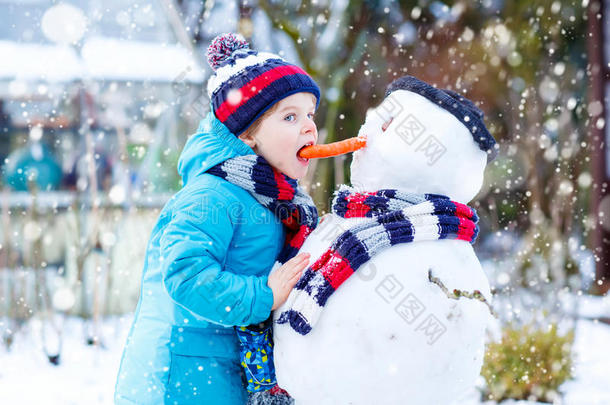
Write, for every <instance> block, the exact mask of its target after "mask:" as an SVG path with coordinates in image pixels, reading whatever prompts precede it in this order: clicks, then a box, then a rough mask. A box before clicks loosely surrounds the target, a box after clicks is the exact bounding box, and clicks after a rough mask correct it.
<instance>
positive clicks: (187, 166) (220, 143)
mask: <svg viewBox="0 0 610 405" xmlns="http://www.w3.org/2000/svg"><path fill="white" fill-rule="evenodd" d="M250 154H254V151H253V150H252V148H250V147H249V146H248V145H246V144H245V143H244V142H242V141H241V140H240V139H239V138H238V137H237V136H235V135H233V133H232V132H230V131H229V130H228V129H227V127H226V126H225V125H224V124H223V123H222V122H220V121H219V120H218V119H217V118H216V116H214V113H213V112H209V113H208V115H207V116H206V117H205V118H204V119H202V120H201V122H200V123H199V128H197V132H196V133H195V134H193V135H191V136H190V137H189V138H188V140H187V141H186V144H185V145H184V148H183V149H182V153H181V154H180V158H179V159H178V174H180V176H181V177H182V184H183V185H186V183H187V182H188V181H189V180H191V179H193V178H194V177H195V176H197V175H198V174H201V173H204V172H206V171H207V170H208V169H210V168H211V167H213V166H216V165H217V164H218V163H221V162H224V161H225V160H227V159H230V158H233V157H236V156H242V155H250Z"/></svg>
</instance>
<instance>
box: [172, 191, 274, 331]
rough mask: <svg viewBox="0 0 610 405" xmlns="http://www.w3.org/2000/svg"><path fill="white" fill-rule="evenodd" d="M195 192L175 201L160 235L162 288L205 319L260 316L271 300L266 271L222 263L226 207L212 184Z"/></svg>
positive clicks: (228, 229)
mask: <svg viewBox="0 0 610 405" xmlns="http://www.w3.org/2000/svg"><path fill="white" fill-rule="evenodd" d="M196 194H197V196H195V197H190V198H188V200H187V201H184V202H182V203H180V204H176V206H175V207H174V209H173V214H172V218H171V220H170V221H169V223H168V224H167V225H166V227H165V229H164V231H163V234H162V236H161V239H160V248H161V260H162V263H161V269H162V270H161V271H162V277H163V285H164V287H165V289H166V290H167V292H168V293H169V295H170V297H171V298H172V300H174V301H175V302H176V303H177V304H179V305H181V306H182V307H184V308H186V309H188V310H189V311H191V312H193V313H194V314H196V315H198V316H200V317H202V318H204V319H206V320H208V321H210V322H213V323H217V324H222V325H230V326H246V325H251V324H254V323H259V322H263V321H264V320H266V319H267V318H268V317H269V315H270V313H271V307H272V305H273V292H272V291H271V288H269V286H268V285H267V276H262V277H256V276H246V275H240V274H235V273H232V272H231V271H228V270H224V269H223V265H224V260H225V256H226V253H227V250H228V249H229V246H230V243H231V239H232V237H233V224H232V222H231V218H230V214H229V210H230V207H229V205H228V203H227V200H226V199H225V198H224V197H222V196H221V195H220V194H219V193H217V192H216V191H214V190H204V191H203V192H198V193H196Z"/></svg>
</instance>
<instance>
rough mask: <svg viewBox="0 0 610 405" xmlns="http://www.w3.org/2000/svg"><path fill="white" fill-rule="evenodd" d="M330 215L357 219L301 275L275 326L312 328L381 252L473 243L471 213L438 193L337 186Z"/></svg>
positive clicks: (474, 229)
mask: <svg viewBox="0 0 610 405" xmlns="http://www.w3.org/2000/svg"><path fill="white" fill-rule="evenodd" d="M332 211H333V213H334V214H336V215H339V216H340V217H343V218H362V220H360V221H358V222H357V223H355V224H354V226H353V227H351V228H350V229H348V230H347V231H345V232H343V233H342V234H341V235H339V237H338V238H337V239H336V240H335V241H334V242H333V244H332V245H331V246H330V248H329V249H328V250H327V251H326V252H324V253H323V254H322V256H321V257H320V258H319V259H318V260H317V261H316V262H315V263H313V264H312V265H311V266H310V267H309V268H307V269H306V270H305V271H304V272H303V275H302V276H301V278H300V279H299V281H298V282H297V284H296V285H295V287H294V288H293V290H292V291H291V292H290V295H289V296H288V300H287V301H286V304H285V305H286V306H287V308H288V309H287V310H285V311H284V312H282V313H281V314H280V316H279V319H278V320H277V322H278V323H280V324H283V323H289V324H290V326H291V327H292V328H293V329H294V330H295V331H296V332H298V333H300V334H301V335H306V334H308V333H309V332H310V331H311V329H312V328H313V326H315V324H316V322H317V321H318V318H319V317H320V314H321V312H322V309H323V308H324V306H325V305H326V302H327V301H328V298H329V297H330V296H331V295H332V293H334V292H335V290H336V289H337V288H339V286H340V285H341V284H343V282H344V281H345V280H347V278H349V277H350V276H351V275H352V274H354V272H355V271H357V270H358V268H359V267H360V266H362V265H363V264H364V263H366V262H367V261H369V260H370V259H371V257H373V256H374V255H375V254H377V253H379V252H380V251H381V250H383V249H385V248H387V247H390V246H394V245H397V244H399V243H410V242H416V241H421V240H438V239H459V240H464V241H468V242H470V243H473V242H474V241H475V239H476V237H477V234H478V231H479V230H478V225H477V222H478V217H477V214H476V212H475V211H474V209H472V208H470V207H468V206H467V205H464V204H460V203H458V202H455V201H451V200H450V199H449V197H446V196H443V195H438V194H423V195H422V194H411V193H404V192H400V191H397V190H389V189H387V190H379V191H376V192H368V193H358V192H355V191H354V190H353V189H352V188H350V187H348V186H342V187H341V188H340V189H339V191H337V193H336V195H335V198H334V200H333V206H332Z"/></svg>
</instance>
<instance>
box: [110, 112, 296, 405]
mask: <svg viewBox="0 0 610 405" xmlns="http://www.w3.org/2000/svg"><path fill="white" fill-rule="evenodd" d="M252 153H254V152H253V150H252V149H251V148H250V147H249V146H247V145H246V144H245V143H244V142H242V141H241V140H239V139H238V138H237V137H236V136H235V135H233V134H232V133H231V132H229V130H228V129H227V128H226V127H225V126H224V125H223V124H222V123H221V122H220V121H218V119H216V117H215V116H214V115H213V114H212V113H210V114H208V116H207V117H206V118H204V119H203V120H202V121H201V123H200V125H199V128H198V130H197V133H196V134H194V135H193V136H192V137H190V138H189V139H188V141H187V142H186V145H185V147H184V149H183V151H182V154H181V156H180V160H179V163H178V172H179V173H180V175H181V176H182V180H183V184H184V186H183V188H182V189H181V190H180V191H179V192H177V193H176V194H175V195H174V196H173V197H172V198H171V199H170V201H169V202H168V203H167V204H166V205H165V207H164V208H163V210H162V211H161V213H160V215H159V219H158V220H157V223H156V225H155V226H154V229H153V231H152V234H151V237H150V240H149V242H148V246H147V249H146V257H145V261H144V269H143V275H142V288H141V292H140V300H139V303H138V306H137V309H136V313H135V319H134V321H133V325H132V327H131V331H130V333H129V336H128V338H127V344H126V346H125V349H124V352H123V357H122V359H121V366H120V369H119V374H118V377H117V384H116V389H115V403H117V404H134V403H136V404H180V405H188V404H206V405H215V404H218V405H224V404H230V405H234V404H235V405H237V404H244V403H246V400H247V392H246V390H245V385H244V384H243V380H242V378H243V372H242V371H241V366H240V364H239V343H238V340H237V336H236V333H235V330H234V328H233V326H235V325H250V324H253V323H258V322H262V321H264V320H265V319H267V318H268V317H269V315H270V312H271V306H272V304H273V294H272V292H271V289H270V288H269V287H268V286H267V275H268V274H269V271H270V270H271V268H272V266H273V263H274V261H275V258H276V257H277V255H278V253H279V251H280V249H281V247H282V244H283V241H284V237H285V235H284V230H283V227H282V224H281V222H279V221H278V220H277V219H276V218H275V217H274V215H273V213H272V212H271V211H270V210H268V209H266V208H264V207H263V206H262V205H261V204H259V203H258V202H257V201H256V200H255V199H254V198H253V197H252V195H251V194H250V193H248V192H247V191H245V190H244V189H242V188H240V187H238V186H235V185H233V184H231V183H229V182H227V181H226V180H223V179H221V178H219V177H216V176H213V175H210V174H208V173H206V170H207V169H209V168H210V167H212V166H214V165H216V164H218V163H220V162H222V161H224V160H226V159H229V158H231V157H235V156H240V155H246V154H252Z"/></svg>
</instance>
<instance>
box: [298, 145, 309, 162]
mask: <svg viewBox="0 0 610 405" xmlns="http://www.w3.org/2000/svg"><path fill="white" fill-rule="evenodd" d="M310 145H313V142H307V143H306V144H305V145H303V146H301V147H300V148H299V150H298V151H297V153H296V156H297V160H298V161H299V162H302V163H308V162H309V159H307V158H302V157H300V156H299V152H301V150H302V149H303V148H304V147H306V146H310Z"/></svg>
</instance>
